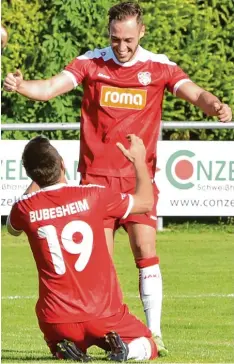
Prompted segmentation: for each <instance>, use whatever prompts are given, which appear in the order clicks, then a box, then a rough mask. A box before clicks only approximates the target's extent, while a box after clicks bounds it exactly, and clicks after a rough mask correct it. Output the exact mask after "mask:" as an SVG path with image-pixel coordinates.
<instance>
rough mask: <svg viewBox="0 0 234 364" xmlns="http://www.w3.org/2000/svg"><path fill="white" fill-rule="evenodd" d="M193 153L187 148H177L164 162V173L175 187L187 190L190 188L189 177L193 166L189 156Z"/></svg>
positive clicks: (191, 184) (192, 184) (191, 185)
mask: <svg viewBox="0 0 234 364" xmlns="http://www.w3.org/2000/svg"><path fill="white" fill-rule="evenodd" d="M194 155H195V154H194V153H193V152H191V151H189V150H179V151H178V152H175V153H173V154H172V155H171V156H170V158H169V159H168V161H167V164H166V175H167V178H168V180H169V182H170V183H171V184H172V185H173V186H174V187H176V188H179V189H182V190H187V189H188V188H192V187H193V186H194V183H192V182H191V181H190V180H191V177H192V176H193V172H194V167H193V164H192V163H191V161H190V160H189V159H190V158H192V157H194Z"/></svg>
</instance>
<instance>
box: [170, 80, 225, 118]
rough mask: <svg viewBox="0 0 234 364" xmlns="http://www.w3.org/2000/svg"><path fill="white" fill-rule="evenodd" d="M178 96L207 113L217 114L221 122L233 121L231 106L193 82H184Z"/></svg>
mask: <svg viewBox="0 0 234 364" xmlns="http://www.w3.org/2000/svg"><path fill="white" fill-rule="evenodd" d="M176 96H177V97H180V98H181V99H184V100H186V101H188V102H191V103H192V104H193V105H195V106H198V107H199V108H200V109H201V110H202V111H203V112H204V113H205V114H206V115H209V116H217V118H218V119H219V121H221V122H224V123H225V122H229V121H232V110H231V108H230V107H229V106H228V105H227V104H224V103H222V102H221V101H220V100H219V99H218V97H216V96H215V95H213V94H212V93H210V92H208V91H206V90H204V89H203V88H201V87H199V86H198V85H196V84H195V83H193V82H186V83H184V84H182V85H181V86H180V87H179V88H178V90H177V92H176Z"/></svg>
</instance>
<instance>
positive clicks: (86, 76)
mask: <svg viewBox="0 0 234 364" xmlns="http://www.w3.org/2000/svg"><path fill="white" fill-rule="evenodd" d="M63 72H64V73H65V74H67V75H68V76H69V77H70V78H71V79H72V80H73V83H74V86H77V84H82V85H83V88H84V96H83V101H82V112H81V136H80V138H81V145H80V161H79V167H78V170H79V171H80V172H81V173H89V174H96V175H108V176H116V177H118V176H123V177H134V176H135V174H134V167H133V165H132V163H130V162H129V161H128V160H127V159H126V158H125V157H124V156H123V154H122V153H121V152H120V150H119V149H118V148H117V147H116V142H122V143H123V144H124V145H125V146H128V142H127V141H126V135H127V134H136V135H137V136H139V137H140V138H142V139H143V141H144V144H145V146H146V148H147V156H146V158H147V164H148V167H149V171H150V174H151V177H153V176H154V173H155V168H156V143H157V140H158V135H159V130H160V122H161V114H162V102H163V95H164V90H165V88H167V89H168V90H169V91H170V92H173V93H174V94H175V93H176V90H177V89H178V87H179V86H180V85H181V84H183V83H184V82H189V81H190V80H189V78H188V76H187V75H186V74H185V73H184V72H183V71H182V70H181V69H180V68H179V67H178V66H177V65H176V64H175V63H173V62H171V61H169V59H168V58H167V57H166V56H165V55H163V54H154V53H152V52H149V51H147V50H145V49H143V48H142V47H140V46H139V47H138V50H137V53H136V56H135V58H134V59H133V60H132V61H130V62H126V63H120V62H118V60H117V59H116V57H115V55H114V53H113V51H112V48H111V47H107V48H104V49H95V50H94V51H88V52H87V53H85V54H84V55H82V56H79V57H77V58H76V59H74V60H73V61H72V62H71V63H70V64H69V65H68V66H67V67H66V68H65V70H64V71H63Z"/></svg>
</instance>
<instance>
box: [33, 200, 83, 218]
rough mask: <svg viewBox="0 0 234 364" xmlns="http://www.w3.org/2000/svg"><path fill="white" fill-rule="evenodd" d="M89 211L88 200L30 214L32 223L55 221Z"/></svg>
mask: <svg viewBox="0 0 234 364" xmlns="http://www.w3.org/2000/svg"><path fill="white" fill-rule="evenodd" d="M87 210H89V205H88V202H87V200H86V199H83V200H82V201H75V202H72V203H69V204H67V205H62V206H57V207H52V208H49V209H41V210H35V211H30V212H29V218H30V222H35V221H42V220H49V219H55V218H56V217H62V216H67V215H74V214H76V213H77V212H83V211H87Z"/></svg>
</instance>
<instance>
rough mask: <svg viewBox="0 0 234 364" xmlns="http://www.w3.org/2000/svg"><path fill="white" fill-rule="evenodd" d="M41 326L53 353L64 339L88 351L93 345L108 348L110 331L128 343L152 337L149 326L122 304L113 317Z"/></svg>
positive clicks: (42, 323) (40, 324)
mask: <svg viewBox="0 0 234 364" xmlns="http://www.w3.org/2000/svg"><path fill="white" fill-rule="evenodd" d="M39 326H40V329H41V331H42V332H43V334H44V339H45V341H46V342H47V345H48V346H49V348H50V350H51V353H52V354H53V355H54V354H55V352H56V345H57V343H58V342H59V341H61V340H63V339H67V340H71V341H73V342H74V343H75V344H76V345H77V347H78V348H79V349H81V350H82V351H83V352H86V350H87V348H89V347H90V346H92V345H96V346H99V347H100V348H102V349H104V350H108V349H109V346H108V344H107V343H106V342H105V339H104V335H105V334H107V333H108V332H110V331H116V332H117V333H118V334H119V335H120V337H121V339H122V340H123V341H124V342H126V343H129V342H131V341H132V340H134V339H136V338H139V337H147V338H151V337H152V334H151V331H150V330H149V329H148V327H147V326H146V325H145V324H143V322H141V321H140V320H138V319H137V318H136V317H135V316H134V315H132V314H131V313H130V312H129V311H128V307H127V306H126V305H123V306H122V308H121V312H119V313H117V314H116V315H114V316H111V317H105V318H101V319H92V320H90V321H86V322H80V323H79V322H77V323H65V324H54V323H47V322H39ZM151 345H152V343H151ZM156 350H157V349H156V346H155V347H153V350H152V351H153V352H154V356H155V355H156V354H157V352H155V351H156Z"/></svg>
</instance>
